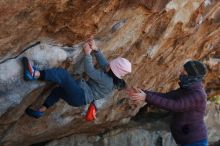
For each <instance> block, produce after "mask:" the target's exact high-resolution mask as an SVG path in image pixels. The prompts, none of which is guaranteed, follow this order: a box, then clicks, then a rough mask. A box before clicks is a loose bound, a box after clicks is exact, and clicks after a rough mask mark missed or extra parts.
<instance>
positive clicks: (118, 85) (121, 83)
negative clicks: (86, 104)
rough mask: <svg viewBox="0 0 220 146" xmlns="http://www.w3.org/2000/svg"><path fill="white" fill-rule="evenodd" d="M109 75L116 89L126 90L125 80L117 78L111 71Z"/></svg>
mask: <svg viewBox="0 0 220 146" xmlns="http://www.w3.org/2000/svg"><path fill="white" fill-rule="evenodd" d="M107 74H108V75H109V76H110V77H112V79H113V83H114V85H115V88H116V89H118V90H122V89H125V88H126V82H125V81H124V80H123V79H119V78H118V77H116V76H115V74H114V73H113V72H112V70H111V69H110V70H109V71H108V72H107Z"/></svg>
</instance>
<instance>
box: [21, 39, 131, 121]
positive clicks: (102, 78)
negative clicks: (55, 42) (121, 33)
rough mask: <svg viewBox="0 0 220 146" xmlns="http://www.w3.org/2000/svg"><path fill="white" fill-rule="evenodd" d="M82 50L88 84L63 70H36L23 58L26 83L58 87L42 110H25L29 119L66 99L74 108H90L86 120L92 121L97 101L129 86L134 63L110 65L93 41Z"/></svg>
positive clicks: (113, 62)
mask: <svg viewBox="0 0 220 146" xmlns="http://www.w3.org/2000/svg"><path fill="white" fill-rule="evenodd" d="M83 50H84V54H85V55H84V69H85V73H86V74H87V75H88V77H89V79H88V80H81V79H80V80H75V79H73V78H72V77H71V75H70V74H69V73H68V72H67V71H66V70H65V69H63V68H52V69H47V70H37V69H35V67H34V66H33V65H32V64H31V62H30V61H29V60H28V58H27V57H23V58H22V62H23V66H24V79H25V80H27V81H34V80H43V81H51V82H53V83H56V84H57V85H58V86H57V87H56V88H54V89H53V90H52V91H51V93H50V95H49V96H48V97H47V98H46V100H45V101H44V103H43V105H42V106H41V107H40V108H38V109H34V108H31V107H28V108H27V109H26V113H27V114H28V115H29V116H32V117H35V118H40V117H41V116H43V115H44V113H45V111H46V110H47V109H48V108H49V107H51V106H53V105H54V104H55V103H56V102H58V101H59V99H63V100H64V101H66V102H67V103H68V104H69V105H71V106H74V107H79V106H83V105H86V104H90V106H89V108H88V110H87V114H86V120H87V121H92V120H94V119H95V118H96V110H97V109H96V107H97V106H96V104H95V102H94V101H96V100H98V99H101V98H105V97H109V96H111V95H112V93H113V91H114V90H115V89H118V90H122V89H124V88H125V87H126V82H125V81H124V80H123V79H122V78H123V77H124V76H125V75H126V74H128V73H131V63H130V62H129V61H128V60H127V59H125V58H122V57H117V58H115V59H113V60H111V61H110V62H108V61H107V60H106V58H105V56H104V55H103V53H102V52H101V51H100V49H99V48H98V47H97V45H96V43H95V41H94V39H93V38H92V37H90V38H89V39H88V40H87V41H86V43H85V44H84V46H83ZM91 53H94V56H95V58H96V60H97V63H98V64H99V66H100V68H101V69H96V68H95V67H94V64H93V62H92V55H91Z"/></svg>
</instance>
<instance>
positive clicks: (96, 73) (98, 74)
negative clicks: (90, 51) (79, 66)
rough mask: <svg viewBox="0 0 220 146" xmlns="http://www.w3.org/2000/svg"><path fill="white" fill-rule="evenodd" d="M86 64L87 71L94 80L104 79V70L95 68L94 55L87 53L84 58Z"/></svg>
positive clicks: (100, 80)
mask: <svg viewBox="0 0 220 146" xmlns="http://www.w3.org/2000/svg"><path fill="white" fill-rule="evenodd" d="M84 66H85V72H86V74H87V75H88V76H89V77H90V78H91V79H93V80H95V81H97V82H100V83H102V80H103V78H104V72H103V71H100V70H97V69H95V67H94V65H93V62H92V56H91V55H86V56H85V58H84Z"/></svg>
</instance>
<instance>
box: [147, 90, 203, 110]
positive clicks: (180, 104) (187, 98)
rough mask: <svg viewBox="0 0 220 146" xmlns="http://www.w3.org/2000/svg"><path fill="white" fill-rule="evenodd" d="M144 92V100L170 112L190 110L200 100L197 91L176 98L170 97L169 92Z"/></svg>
mask: <svg viewBox="0 0 220 146" xmlns="http://www.w3.org/2000/svg"><path fill="white" fill-rule="evenodd" d="M145 93H146V102H148V103H149V104H152V105H154V106H157V107H159V108H161V109H164V110H167V111H171V112H184V111H189V110H192V109H194V108H195V107H196V106H197V105H198V102H200V99H199V98H198V95H197V92H194V93H191V94H188V95H183V96H181V97H179V98H176V99H172V98H170V97H169V92H168V93H164V94H160V93H156V92H150V91H145ZM167 95H168V96H167Z"/></svg>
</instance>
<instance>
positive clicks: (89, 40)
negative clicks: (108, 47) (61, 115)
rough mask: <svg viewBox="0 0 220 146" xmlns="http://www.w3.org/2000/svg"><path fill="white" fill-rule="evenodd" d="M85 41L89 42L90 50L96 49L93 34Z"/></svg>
mask: <svg viewBox="0 0 220 146" xmlns="http://www.w3.org/2000/svg"><path fill="white" fill-rule="evenodd" d="M87 42H88V43H89V46H90V47H91V49H92V50H95V51H97V50H98V47H97V46H96V43H95V40H94V39H93V36H91V37H90V38H89V39H88V41H87Z"/></svg>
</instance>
